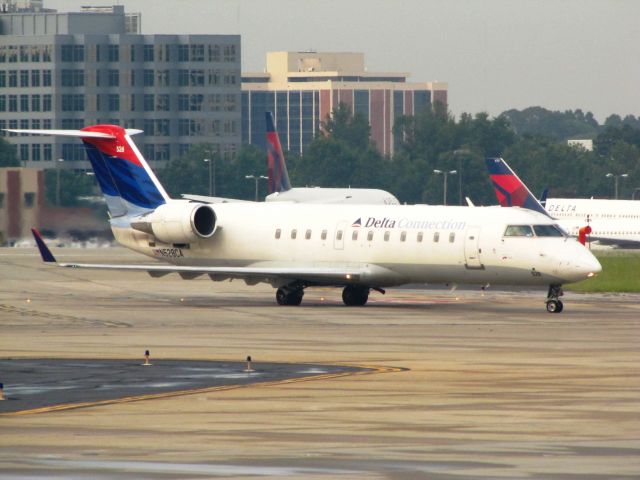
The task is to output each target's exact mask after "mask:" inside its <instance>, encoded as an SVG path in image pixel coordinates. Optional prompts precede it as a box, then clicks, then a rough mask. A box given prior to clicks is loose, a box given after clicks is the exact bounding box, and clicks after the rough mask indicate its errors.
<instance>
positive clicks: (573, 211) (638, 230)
mask: <svg viewBox="0 0 640 480" xmlns="http://www.w3.org/2000/svg"><path fill="white" fill-rule="evenodd" d="M545 208H546V210H547V212H549V214H550V215H551V216H552V217H553V218H556V219H557V220H558V223H559V224H560V225H561V226H562V228H564V229H565V230H566V231H567V232H568V233H569V234H571V235H574V236H577V235H578V230H579V229H580V228H582V227H585V226H587V225H589V226H590V227H591V229H592V232H591V236H592V237H593V238H596V239H599V240H602V241H603V242H606V243H613V244H625V243H629V244H631V243H638V244H639V245H640V201H637V200H599V199H583V198H549V199H547V203H546V205H545Z"/></svg>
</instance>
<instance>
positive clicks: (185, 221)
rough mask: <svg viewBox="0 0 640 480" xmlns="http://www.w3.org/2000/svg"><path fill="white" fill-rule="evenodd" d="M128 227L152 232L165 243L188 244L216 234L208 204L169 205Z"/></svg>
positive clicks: (186, 203)
mask: <svg viewBox="0 0 640 480" xmlns="http://www.w3.org/2000/svg"><path fill="white" fill-rule="evenodd" d="M131 227H132V228H134V229H136V230H140V231H143V232H146V233H151V234H153V236H155V237H156V238H157V239H158V240H160V241H161V242H164V243H190V242H194V241H196V240H198V239H201V238H209V237H211V236H212V235H213V234H214V232H215V231H216V229H217V227H218V225H217V218H216V214H215V212H214V211H213V209H212V208H211V206H209V205H203V204H194V203H188V202H171V203H165V204H164V205H160V206H159V207H158V208H156V209H155V210H154V211H153V212H151V213H149V214H148V215H145V216H144V217H142V218H140V219H139V221H134V222H131Z"/></svg>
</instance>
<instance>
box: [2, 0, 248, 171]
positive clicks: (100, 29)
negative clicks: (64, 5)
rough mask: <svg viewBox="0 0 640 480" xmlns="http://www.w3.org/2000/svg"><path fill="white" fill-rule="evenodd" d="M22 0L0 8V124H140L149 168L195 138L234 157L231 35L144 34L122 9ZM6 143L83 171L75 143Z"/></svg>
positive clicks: (235, 75)
mask: <svg viewBox="0 0 640 480" xmlns="http://www.w3.org/2000/svg"><path fill="white" fill-rule="evenodd" d="M20 3H21V4H26V5H24V6H23V5H17V3H16V2H13V4H12V5H13V6H12V8H5V9H4V12H3V13H0V28H1V29H2V30H1V32H2V34H0V128H25V129H26V128H32V129H37V128H40V129H42V128H43V129H50V128H53V129H76V128H82V127H83V126H87V125H92V124H100V123H112V124H118V125H121V126H123V127H126V128H137V129H141V130H144V133H143V134H141V135H138V136H136V137H135V139H134V140H135V142H136V144H137V145H138V146H139V147H140V149H141V151H142V152H143V154H144V155H145V157H146V158H147V159H148V160H149V161H150V163H151V164H152V166H153V167H161V166H163V164H164V162H166V161H167V160H168V159H169V158H174V157H176V156H179V155H180V154H182V153H184V152H185V151H187V150H188V149H189V148H190V147H191V146H193V145H195V144H201V143H207V144H211V146H212V149H213V152H218V153H219V154H220V155H222V156H233V155H235V152H236V151H237V149H238V147H239V145H240V141H241V135H240V113H241V109H240V94H241V92H240V37H239V36H238V35H142V34H140V25H141V18H140V15H139V14H126V13H125V12H124V7H123V6H113V7H83V9H82V11H80V12H71V13H58V12H55V11H46V10H44V9H42V1H37V2H31V3H30V2H28V1H25V0H22V1H21V2H20ZM18 6H20V7H21V8H18ZM7 139H8V140H9V141H10V142H11V143H13V144H15V145H16V146H17V148H18V157H19V159H20V160H21V161H22V164H23V166H28V167H39V168H48V167H49V168H52V167H54V166H55V163H56V162H54V161H55V160H57V159H63V160H64V162H62V165H63V168H87V167H88V163H87V162H86V160H85V158H86V156H85V153H84V149H83V147H82V144H81V142H79V141H78V140H77V139H69V138H60V137H42V136H26V135H17V136H16V135H12V136H10V137H8V138H7ZM213 152H212V153H213Z"/></svg>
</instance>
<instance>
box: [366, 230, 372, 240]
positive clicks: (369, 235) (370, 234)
mask: <svg viewBox="0 0 640 480" xmlns="http://www.w3.org/2000/svg"><path fill="white" fill-rule="evenodd" d="M367 240H369V241H371V240H373V230H369V233H367Z"/></svg>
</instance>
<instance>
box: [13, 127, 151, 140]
mask: <svg viewBox="0 0 640 480" xmlns="http://www.w3.org/2000/svg"><path fill="white" fill-rule="evenodd" d="M4 131H5V132H12V133H29V134H32V135H54V136H56V137H76V138H109V139H112V140H115V138H116V136H115V135H111V134H108V133H103V132H89V131H85V130H29V129H18V128H5V129H4ZM125 132H126V133H127V135H136V134H138V133H142V130H137V129H135V128H127V129H126V130H125Z"/></svg>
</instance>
